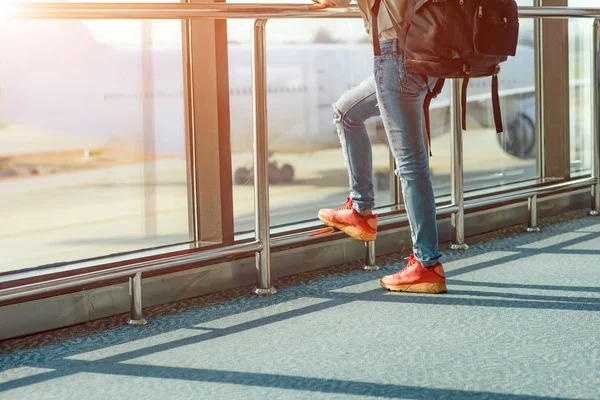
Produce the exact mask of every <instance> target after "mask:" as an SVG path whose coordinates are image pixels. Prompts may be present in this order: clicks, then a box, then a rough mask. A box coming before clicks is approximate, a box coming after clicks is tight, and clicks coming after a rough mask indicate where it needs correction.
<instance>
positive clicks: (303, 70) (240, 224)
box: [228, 19, 392, 232]
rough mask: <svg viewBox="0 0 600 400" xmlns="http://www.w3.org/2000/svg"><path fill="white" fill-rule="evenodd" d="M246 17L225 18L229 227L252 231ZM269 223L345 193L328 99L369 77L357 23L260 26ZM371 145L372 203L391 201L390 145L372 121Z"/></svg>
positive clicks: (309, 211)
mask: <svg viewBox="0 0 600 400" xmlns="http://www.w3.org/2000/svg"><path fill="white" fill-rule="evenodd" d="M251 38H252V23H251V22H250V21H237V20H236V21H228V39H229V76H230V88H229V90H230V101H231V115H232V120H231V148H232V153H233V155H232V157H233V161H232V162H233V173H234V181H235V182H236V184H235V186H234V210H235V231H236V232H242V231H247V230H252V229H254V218H253V214H252V213H253V194H252V193H253V192H252V191H253V187H252V178H251V169H252V153H251V152H252V127H253V125H252V123H253V122H252V91H251V43H250V39H251ZM267 42H268V46H267V81H268V118H269V150H270V152H271V160H270V161H271V169H270V180H271V186H270V195H271V197H270V199H271V203H270V205H271V225H272V226H279V225H283V224H288V223H294V222H300V221H305V220H315V219H316V215H317V211H318V210H319V209H320V208H323V207H337V206H339V205H340V204H342V203H343V202H344V201H345V199H346V197H347V196H348V186H349V185H348V179H349V178H348V173H347V172H346V168H345V166H344V157H343V154H342V151H341V148H340V143H339V138H338V134H337V131H336V128H335V125H334V123H333V109H332V106H333V104H334V103H335V102H336V101H337V100H338V98H339V97H340V96H341V95H342V94H344V92H346V91H347V90H348V89H350V88H352V87H354V86H355V85H357V84H359V83H361V82H362V81H364V80H365V79H366V78H367V77H369V76H370V75H371V74H372V64H373V60H372V58H373V56H372V49H371V46H370V44H369V42H368V38H367V36H366V34H365V31H364V26H363V23H362V21H360V20H358V19H355V20H325V19H316V20H272V21H270V22H269V24H268V25H267ZM366 125H367V131H368V132H369V136H370V138H371V142H372V144H373V164H374V186H375V189H376V194H375V196H376V203H377V206H384V205H389V204H391V203H392V199H391V194H390V178H389V176H390V175H389V174H390V173H389V171H390V168H389V150H388V148H387V140H386V138H385V133H384V131H383V129H382V128H381V126H380V123H379V122H378V118H371V119H369V120H368V121H367V124H366Z"/></svg>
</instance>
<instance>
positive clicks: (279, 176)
mask: <svg viewBox="0 0 600 400" xmlns="http://www.w3.org/2000/svg"><path fill="white" fill-rule="evenodd" d="M268 177H269V183H270V184H277V183H290V182H292V181H293V180H294V167H292V166H291V165H290V164H284V165H283V166H282V167H281V168H279V167H278V166H277V164H276V163H269V172H268ZM234 182H235V184H236V185H251V184H252V183H253V182H254V171H253V169H248V168H244V167H241V168H238V169H236V171H235V174H234Z"/></svg>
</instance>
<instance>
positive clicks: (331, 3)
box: [313, 0, 351, 7]
mask: <svg viewBox="0 0 600 400" xmlns="http://www.w3.org/2000/svg"><path fill="white" fill-rule="evenodd" d="M350 1H351V0H313V2H315V3H317V4H322V5H324V6H327V7H348V6H349V5H350Z"/></svg>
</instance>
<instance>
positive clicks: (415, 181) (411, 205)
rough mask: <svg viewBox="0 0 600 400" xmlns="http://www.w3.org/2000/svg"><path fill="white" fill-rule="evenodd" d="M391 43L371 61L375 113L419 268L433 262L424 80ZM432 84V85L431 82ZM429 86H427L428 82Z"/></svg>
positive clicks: (433, 229) (432, 199) (436, 253)
mask: <svg viewBox="0 0 600 400" xmlns="http://www.w3.org/2000/svg"><path fill="white" fill-rule="evenodd" d="M396 46H397V45H396V42H395V41H386V42H382V56H380V57H375V65H374V70H375V83H376V89H377V90H376V92H377V100H378V104H379V111H380V113H381V117H382V121H383V125H384V127H385V130H386V134H387V136H388V141H389V145H390V149H391V151H392V154H393V156H394V159H395V160H396V166H397V169H396V171H395V172H396V175H398V177H399V178H400V181H401V185H402V193H403V197H404V203H405V206H406V212H407V214H408V221H409V224H410V230H411V236H412V241H413V252H414V256H415V257H416V259H417V260H418V261H419V262H420V263H421V264H422V265H423V266H424V267H430V266H434V265H436V264H437V263H438V260H439V258H440V257H441V254H440V253H439V250H438V230H437V224H436V209H435V196H434V193H433V187H432V184H431V176H430V173H429V166H428V154H427V152H426V150H425V145H424V141H423V131H422V112H423V111H422V104H423V96H424V95H425V93H426V92H427V85H426V83H425V80H424V78H423V77H422V76H420V75H419V74H416V73H413V72H411V71H407V70H406V69H405V68H404V62H403V59H402V56H401V55H398V52H397V49H396ZM433 83H435V82H433ZM430 86H432V84H431V82H430Z"/></svg>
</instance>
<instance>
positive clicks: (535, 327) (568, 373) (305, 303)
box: [0, 217, 600, 400]
mask: <svg viewBox="0 0 600 400" xmlns="http://www.w3.org/2000/svg"><path fill="white" fill-rule="evenodd" d="M378 262H379V264H380V266H381V270H380V271H377V272H364V271H362V270H361V269H360V264H359V263H354V264H351V265H345V266H338V267H332V268H328V269H325V270H321V271H317V272H315V273H311V274H303V275H299V276H295V277H290V278H285V279H281V280H279V281H277V282H275V284H276V285H277V288H278V289H279V293H278V294H277V295H276V296H273V297H269V298H257V297H253V296H251V295H249V294H248V292H249V291H248V288H242V289H238V290H234V291H229V292H224V293H219V294H215V295H211V296H205V297H202V298H198V299H191V300H186V301H183V302H179V303H173V304H169V305H165V306H161V307H155V308H152V309H148V310H147V316H148V318H149V319H150V322H151V323H150V324H149V325H148V326H146V327H143V328H134V327H129V326H125V325H123V319H124V316H118V317H114V318H108V319H105V320H101V321H94V322H92V323H89V324H85V325H80V326H77V327H72V328H67V329H62V330H57V331H53V332H47V333H43V334H39V335H32V336H28V337H25V338H20V339H14V340H8V341H4V342H0V399H27V400H31V399H86V400H87V399H89V400H91V399H113V400H114V399H133V398H138V399H139V398H143V399H259V398H272V399H371V398H372V399H375V398H406V399H541V398H569V399H583V398H585V399H600V312H599V311H600V218H597V217H596V218H594V217H579V218H575V219H571V220H568V221H564V222H558V223H552V224H547V225H545V226H543V231H542V232H541V233H538V234H525V233H518V234H515V233H514V232H513V233H510V232H509V233H506V236H504V237H502V238H500V239H497V238H493V237H488V238H483V239H479V240H478V241H477V242H476V243H473V244H471V248H470V249H469V250H468V251H465V252H452V251H449V250H448V251H444V257H443V262H444V268H445V270H446V274H447V278H448V289H449V292H448V293H447V294H443V295H419V294H406V293H391V292H388V291H385V290H384V289H382V288H381V287H380V286H379V279H380V278H381V277H382V276H384V275H386V274H390V273H394V272H396V271H397V270H399V269H401V268H402V267H403V266H404V265H405V261H404V260H403V259H402V258H401V257H400V255H390V256H386V257H380V258H379V259H378ZM3 323H10V322H7V321H3Z"/></svg>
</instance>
